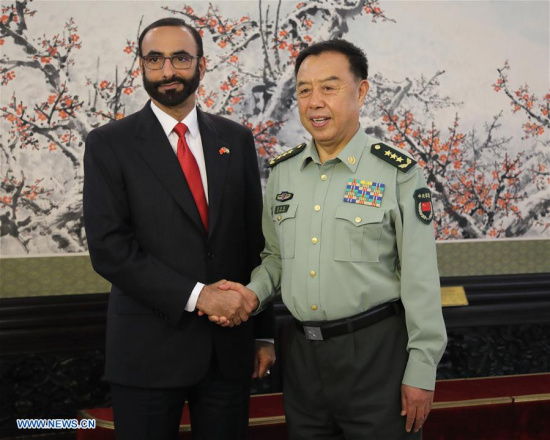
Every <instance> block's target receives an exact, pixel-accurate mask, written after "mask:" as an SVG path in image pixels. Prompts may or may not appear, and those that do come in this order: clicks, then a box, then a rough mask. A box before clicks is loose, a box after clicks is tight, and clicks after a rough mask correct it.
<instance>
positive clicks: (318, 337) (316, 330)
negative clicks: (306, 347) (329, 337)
mask: <svg viewBox="0 0 550 440" xmlns="http://www.w3.org/2000/svg"><path fill="white" fill-rule="evenodd" d="M304 334H305V335H306V339H308V340H310V341H323V340H324V339H323V332H322V331H321V327H309V326H307V325H304Z"/></svg>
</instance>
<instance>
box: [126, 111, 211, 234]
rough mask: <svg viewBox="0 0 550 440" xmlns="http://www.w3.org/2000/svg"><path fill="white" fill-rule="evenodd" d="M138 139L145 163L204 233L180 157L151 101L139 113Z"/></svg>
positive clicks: (138, 145) (137, 143) (137, 146)
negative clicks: (173, 147)
mask: <svg viewBox="0 0 550 440" xmlns="http://www.w3.org/2000/svg"><path fill="white" fill-rule="evenodd" d="M136 137H137V142H136V150H137V152H138V153H139V154H140V155H141V156H142V157H143V158H144V159H145V162H146V163H147V164H148V165H149V166H150V167H151V169H152V170H153V172H154V173H155V174H156V176H157V177H158V179H159V180H160V181H161V182H162V184H163V185H164V187H165V188H166V190H167V191H168V192H169V193H170V194H171V195H172V197H174V199H175V200H176V202H177V203H178V205H180V206H181V208H182V209H183V210H184V211H185V212H186V213H187V215H188V216H189V217H190V218H191V220H192V221H193V222H194V223H195V224H196V225H197V227H198V228H200V229H201V230H202V231H204V228H203V226H202V222H201V219H200V214H199V211H198V209H197V205H196V204H195V200H194V199H193V194H191V190H190V189H189V186H188V185H187V181H186V180H185V176H184V175H183V171H182V169H181V167H180V164H179V162H178V158H177V157H176V155H175V154H174V150H173V149H172V146H171V145H170V142H169V141H168V138H167V137H166V134H165V133H164V131H163V129H162V126H161V125H160V122H159V121H158V119H157V117H156V116H155V114H154V113H153V110H151V104H150V102H147V104H146V105H145V107H144V108H143V109H142V110H141V111H140V113H139V116H138V126H137V130H136ZM207 165H208V163H207ZM209 184H210V177H209Z"/></svg>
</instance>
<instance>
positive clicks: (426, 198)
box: [413, 188, 434, 225]
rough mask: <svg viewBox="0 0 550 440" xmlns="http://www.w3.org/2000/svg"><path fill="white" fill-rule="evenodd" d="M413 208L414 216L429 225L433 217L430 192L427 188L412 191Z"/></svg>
mask: <svg viewBox="0 0 550 440" xmlns="http://www.w3.org/2000/svg"><path fill="white" fill-rule="evenodd" d="M413 197H414V208H415V209H414V210H415V212H416V216H417V217H418V218H419V219H420V220H421V221H422V222H423V223H426V224H427V225H429V224H430V223H431V221H432V220H433V218H434V208H433V205H432V193H431V192H430V190H429V188H420V189H417V190H416V191H415V192H414V195H413Z"/></svg>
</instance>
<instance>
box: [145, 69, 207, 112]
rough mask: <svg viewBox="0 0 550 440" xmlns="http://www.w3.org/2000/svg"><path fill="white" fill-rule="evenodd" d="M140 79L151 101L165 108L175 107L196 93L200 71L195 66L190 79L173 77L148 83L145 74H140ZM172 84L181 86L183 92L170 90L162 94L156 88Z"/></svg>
mask: <svg viewBox="0 0 550 440" xmlns="http://www.w3.org/2000/svg"><path fill="white" fill-rule="evenodd" d="M142 78H143V87H144V88H145V91H146V92H147V93H148V94H149V96H150V97H151V98H152V99H154V100H155V101H157V102H159V103H161V104H162V105H164V106H166V107H176V106H178V105H180V104H182V103H184V102H185V101H186V100H187V98H189V96H191V95H192V94H193V93H195V92H196V91H197V88H198V87H199V83H200V71H199V66H198V65H197V68H196V70H195V73H194V74H193V76H192V77H191V78H190V79H185V78H180V77H177V76H175V75H174V76H173V77H172V78H170V79H165V80H163V81H149V80H148V79H147V77H146V76H145V73H143V74H142ZM174 82H179V83H181V84H183V90H181V91H178V90H175V89H171V90H166V91H164V92H160V91H159V89H158V88H159V87H160V86H162V85H164V84H170V83H174Z"/></svg>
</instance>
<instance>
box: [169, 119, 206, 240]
mask: <svg viewBox="0 0 550 440" xmlns="http://www.w3.org/2000/svg"><path fill="white" fill-rule="evenodd" d="M186 132H187V125H185V124H184V123H182V122H179V123H178V124H176V126H175V127H174V133H176V134H177V135H178V136H179V140H178V160H179V162H180V165H181V169H182V170H183V174H185V179H186V180H187V184H188V185H189V188H190V189H191V193H192V194H193V198H194V199H195V203H196V204H197V208H198V209H199V214H200V216H201V220H202V224H203V225H204V229H205V230H207V231H208V203H206V196H205V195H204V187H203V186H202V179H201V173H200V171H199V166H198V165H197V161H196V160H195V156H193V153H192V152H191V150H190V149H189V145H187V141H186V140H185V133H186Z"/></svg>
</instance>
